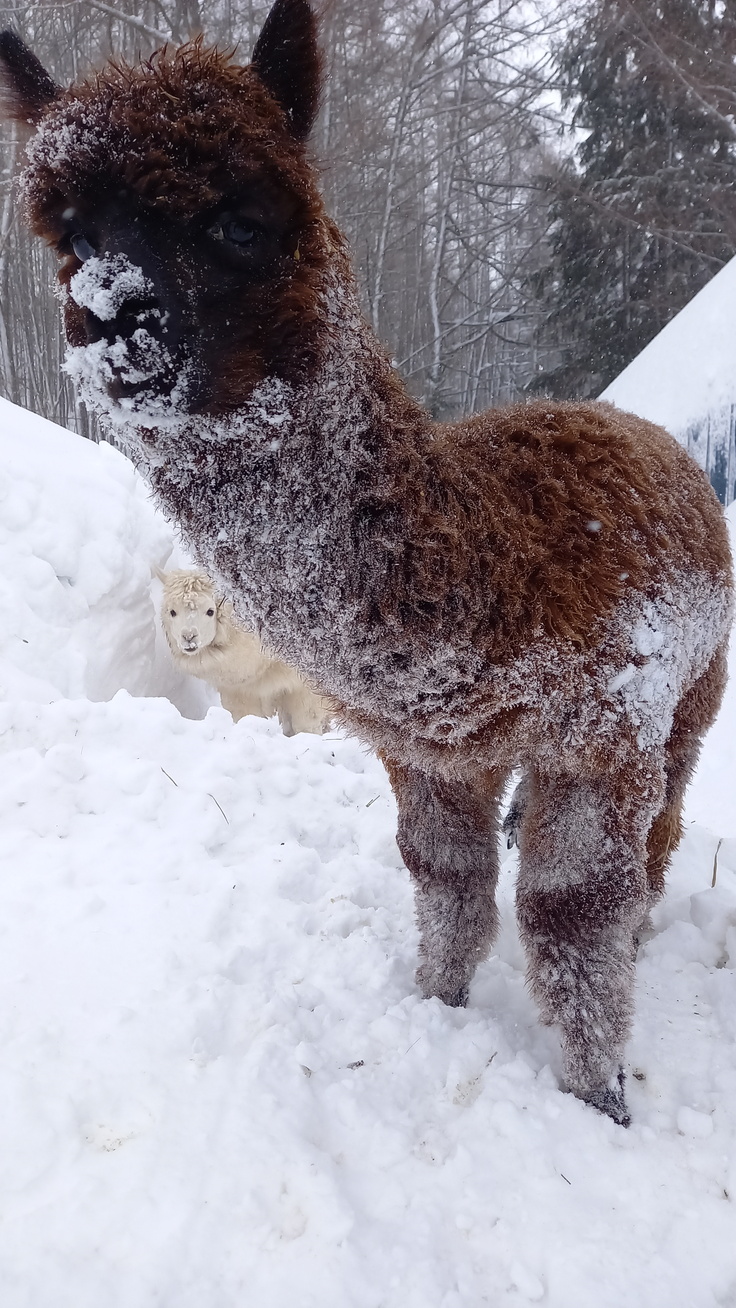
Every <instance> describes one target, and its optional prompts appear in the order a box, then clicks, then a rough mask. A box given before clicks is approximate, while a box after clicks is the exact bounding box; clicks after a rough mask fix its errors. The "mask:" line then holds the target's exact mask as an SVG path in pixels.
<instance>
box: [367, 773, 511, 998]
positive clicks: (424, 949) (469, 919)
mask: <svg viewBox="0 0 736 1308" xmlns="http://www.w3.org/2000/svg"><path fill="white" fill-rule="evenodd" d="M384 762H385V763H386V767H387V769H388V774H389V777H390V778H391V784H392V786H393V789H394V794H395V795H396V800H397V803H398V808H399V827H398V834H397V841H398V845H399V849H400V850H401V854H402V856H403V859H404V862H405V863H406V866H407V867H408V869H409V871H410V872H411V875H412V879H413V881H414V894H415V904H416V914H417V922H418V925H419V931H420V944H419V959H420V966H419V969H418V971H417V981H418V983H419V986H420V988H421V990H422V993H423V994H424V995H425V996H426V997H427V998H429V997H430V996H431V995H436V996H437V997H438V998H439V999H442V1000H443V1001H444V1002H445V1003H446V1004H451V1005H453V1006H459V1005H462V1004H464V1003H465V1001H466V999H467V995H468V987H469V985H470V981H471V979H472V977H473V973H474V972H475V969H476V967H477V965H478V963H479V962H480V961H481V959H482V958H484V957H485V955H486V954H487V952H488V949H489V948H490V945H491V942H492V940H493V936H494V934H495V931H496V925H497V911H496V902H495V897H494V896H495V890H496V879H497V877H498V849H497V845H498V803H499V799H500V796H501V794H502V792H503V786H504V780H505V776H504V774H502V773H500V772H481V773H479V774H478V775H477V777H474V778H473V779H472V780H467V781H447V780H445V779H443V778H441V777H438V776H434V775H433V776H430V775H428V774H427V773H426V772H420V771H419V770H418V769H416V768H411V767H405V766H404V765H401V764H398V763H395V762H393V760H390V759H385V760H384Z"/></svg>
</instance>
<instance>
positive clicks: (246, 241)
mask: <svg viewBox="0 0 736 1308" xmlns="http://www.w3.org/2000/svg"><path fill="white" fill-rule="evenodd" d="M222 234H223V236H224V237H225V240H226V241H232V242H233V244H234V245H250V244H251V242H252V241H254V240H255V239H256V229H255V227H249V226H248V225H247V224H246V223H239V222H238V221H237V219H235V218H229V219H228V221H227V222H225V223H223V224H222Z"/></svg>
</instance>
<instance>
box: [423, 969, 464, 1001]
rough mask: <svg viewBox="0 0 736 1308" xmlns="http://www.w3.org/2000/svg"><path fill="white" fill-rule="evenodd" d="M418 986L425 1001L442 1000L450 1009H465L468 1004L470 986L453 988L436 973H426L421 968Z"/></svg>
mask: <svg viewBox="0 0 736 1308" xmlns="http://www.w3.org/2000/svg"><path fill="white" fill-rule="evenodd" d="M417 984H418V986H419V989H420V990H421V992H422V994H423V995H424V998H425V999H441V1000H442V1003H443V1004H447V1007H448V1008H464V1007H465V1005H466V1004H467V1002H468V992H469V990H470V986H469V985H468V984H467V983H466V984H465V985H461V986H452V985H450V984H448V982H447V981H443V980H442V978H441V977H438V976H437V974H436V973H435V972H432V973H428V972H425V970H424V968H422V967H420V968H419V970H418V971H417Z"/></svg>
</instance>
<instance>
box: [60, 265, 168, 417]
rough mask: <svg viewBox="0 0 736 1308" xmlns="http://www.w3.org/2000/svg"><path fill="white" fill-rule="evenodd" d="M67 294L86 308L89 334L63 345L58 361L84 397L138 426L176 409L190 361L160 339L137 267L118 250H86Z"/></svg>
mask: <svg viewBox="0 0 736 1308" xmlns="http://www.w3.org/2000/svg"><path fill="white" fill-rule="evenodd" d="M67 294H68V297H69V299H70V300H71V301H72V302H73V304H74V305H76V306H77V308H78V309H81V310H87V311H88V316H87V318H86V326H87V334H88V337H90V338H91V339H89V341H88V343H87V344H86V345H73V346H70V348H69V349H68V350H67V355H66V360H65V363H64V369H65V371H66V372H67V373H68V374H69V376H70V377H72V378H73V380H74V382H75V384H76V386H77V388H78V390H79V393H80V395H81V396H82V398H83V399H84V401H85V402H86V403H87V404H89V405H90V406H91V407H92V408H95V409H97V410H98V411H99V412H102V413H104V414H105V415H106V416H108V417H109V418H111V419H112V420H113V421H115V420H117V421H121V422H127V421H130V419H131V418H133V419H135V421H136V422H139V423H140V424H141V425H142V426H146V425H148V422H156V423H160V422H161V421H162V420H165V419H166V418H167V417H173V416H175V415H176V414H178V413H180V412H181V411H182V409H184V408H185V407H186V400H187V395H188V393H189V390H190V385H189V383H190V379H191V376H192V372H193V369H192V362H191V359H190V358H189V357H188V356H187V353H186V351H182V350H181V349H179V350H176V351H172V350H171V349H170V348H169V346H168V344H167V343H166V341H165V340H164V339H161V337H162V336H165V335H166V332H167V324H166V317H165V315H164V314H163V313H162V311H161V309H160V308H159V307H158V305H157V303H156V301H155V296H154V286H153V283H152V282H151V280H150V278H149V277H147V276H146V274H145V273H144V271H143V269H142V268H140V267H137V266H136V265H135V264H133V263H131V261H130V260H129V259H128V258H127V256H126V255H124V254H113V255H106V256H105V257H104V258H98V257H96V256H93V257H91V258H89V259H87V260H86V261H85V262H84V263H83V264H82V267H81V268H80V269H79V271H78V272H76V273H74V275H73V276H72V278H71V280H70V282H69V288H68V292H67ZM154 332H156V333H157V334H154Z"/></svg>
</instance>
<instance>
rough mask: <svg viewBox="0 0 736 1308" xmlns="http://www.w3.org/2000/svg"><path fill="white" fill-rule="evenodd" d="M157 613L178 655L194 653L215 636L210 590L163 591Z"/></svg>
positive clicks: (214, 613) (215, 619)
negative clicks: (162, 597)
mask: <svg viewBox="0 0 736 1308" xmlns="http://www.w3.org/2000/svg"><path fill="white" fill-rule="evenodd" d="M161 613H162V617H163V621H164V625H165V627H166V630H167V632H168V635H169V639H170V641H171V643H172V645H174V646H175V648H176V649H177V650H179V652H180V653H182V654H197V653H198V652H199V650H201V649H206V648H207V646H208V645H211V644H212V643H213V641H214V640H215V637H216V636H217V598H216V596H215V595H214V594H213V593H212V591H207V590H205V591H198V592H197V591H193V590H191V589H190V590H188V591H187V593H186V594H181V593H169V592H166V593H165V594H164V599H163V604H162V608H161Z"/></svg>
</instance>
